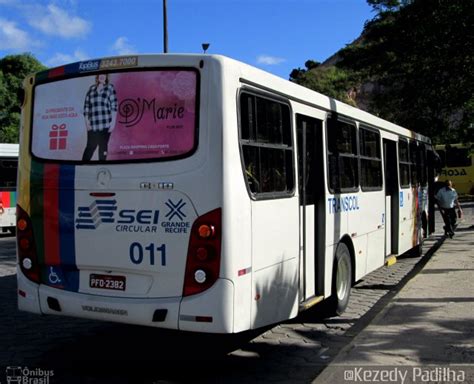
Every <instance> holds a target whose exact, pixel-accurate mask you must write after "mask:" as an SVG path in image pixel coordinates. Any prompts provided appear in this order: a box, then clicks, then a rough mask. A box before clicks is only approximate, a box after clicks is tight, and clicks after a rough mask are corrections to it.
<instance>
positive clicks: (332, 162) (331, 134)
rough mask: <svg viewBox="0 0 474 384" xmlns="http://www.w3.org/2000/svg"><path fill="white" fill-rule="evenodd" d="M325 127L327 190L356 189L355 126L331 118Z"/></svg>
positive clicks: (357, 174) (357, 173) (357, 184)
mask: <svg viewBox="0 0 474 384" xmlns="http://www.w3.org/2000/svg"><path fill="white" fill-rule="evenodd" d="M327 129H328V167H329V190H330V191H331V192H336V193H339V192H349V191H356V190H357V189H358V188H359V172H358V157H357V138H356V127H355V125H352V124H349V123H345V122H343V121H339V120H336V119H335V118H332V119H329V120H328V125H327Z"/></svg>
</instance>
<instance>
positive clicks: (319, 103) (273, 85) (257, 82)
mask: <svg viewBox="0 0 474 384" xmlns="http://www.w3.org/2000/svg"><path fill="white" fill-rule="evenodd" d="M201 60H202V61H203V62H206V61H218V62H221V63H222V65H225V66H227V67H233V68H235V72H234V73H238V74H240V80H241V82H242V83H243V84H247V85H250V86H256V87H259V88H261V89H263V90H265V89H266V90H268V91H270V92H273V93H277V94H278V93H279V94H280V95H281V96H284V97H286V98H289V99H290V100H294V101H297V102H301V103H303V104H308V105H310V106H312V107H315V108H319V109H322V110H325V111H327V112H328V113H337V114H338V115H340V116H346V117H350V118H351V119H354V120H356V121H358V122H361V123H365V124H368V125H372V126H374V127H377V128H380V129H384V130H387V131H390V132H394V133H397V134H399V135H402V136H405V137H408V138H412V139H416V140H420V141H423V142H426V143H431V140H430V139H429V138H428V137H426V136H423V135H421V134H418V133H416V132H414V131H412V130H410V129H407V128H404V127H401V126H399V125H397V124H394V123H391V122H389V121H387V120H384V119H382V118H379V117H377V116H375V115H372V114H370V113H369V112H366V111H363V110H361V109H358V108H356V107H353V106H351V105H348V104H345V103H343V102H341V101H338V100H336V99H333V98H330V97H328V96H325V95H323V94H321V93H318V92H316V91H313V90H311V89H309V88H306V87H303V86H301V85H298V84H296V83H293V82H291V81H289V80H287V79H284V78H282V77H279V76H276V75H273V74H271V73H269V72H266V71H264V70H262V69H259V68H256V67H253V66H251V65H248V64H245V63H243V62H240V61H237V60H235V59H232V58H229V57H226V56H222V55H208V54H184V53H182V54H168V53H167V54H145V55H130V56H116V57H105V58H101V59H91V60H86V61H81V62H76V63H71V64H67V65H64V66H61V67H56V68H51V69H48V70H45V71H41V72H38V73H36V76H35V78H36V82H38V81H50V80H53V79H54V78H61V77H64V76H66V77H67V76H75V75H84V74H85V73H90V74H93V73H94V72H100V71H113V70H117V69H119V70H122V69H133V68H143V67H156V66H176V65H178V66H180V65H183V66H185V65H188V64H191V63H199V62H200V61H201Z"/></svg>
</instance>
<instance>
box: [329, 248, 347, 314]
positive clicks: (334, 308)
mask: <svg viewBox="0 0 474 384" xmlns="http://www.w3.org/2000/svg"><path fill="white" fill-rule="evenodd" d="M351 286H352V264H351V253H350V252H349V248H347V245H346V244H344V243H339V244H338V246H337V248H336V257H335V258H334V267H333V277H332V295H331V297H330V298H329V303H328V304H329V308H328V309H329V313H330V314H332V315H342V314H343V313H344V311H345V310H346V307H347V305H348V304H349V296H350V294H351Z"/></svg>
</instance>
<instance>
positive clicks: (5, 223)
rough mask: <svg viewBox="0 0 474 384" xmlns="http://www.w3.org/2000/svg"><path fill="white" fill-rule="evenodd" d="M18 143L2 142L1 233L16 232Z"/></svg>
mask: <svg viewBox="0 0 474 384" xmlns="http://www.w3.org/2000/svg"><path fill="white" fill-rule="evenodd" d="M17 168H18V144H0V233H5V232H10V233H12V234H14V233H15V228H16V218H15V212H16V176H17Z"/></svg>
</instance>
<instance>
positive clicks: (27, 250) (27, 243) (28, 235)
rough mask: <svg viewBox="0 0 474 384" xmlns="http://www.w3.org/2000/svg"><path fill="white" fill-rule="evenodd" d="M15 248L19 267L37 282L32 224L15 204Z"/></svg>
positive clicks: (38, 280)
mask: <svg viewBox="0 0 474 384" xmlns="http://www.w3.org/2000/svg"><path fill="white" fill-rule="evenodd" d="M16 208H17V222H16V223H17V225H16V230H17V231H16V233H17V236H16V238H17V248H18V259H19V263H20V268H21V271H22V272H23V274H24V275H25V276H26V277H28V279H30V280H32V281H34V282H36V283H39V282H40V273H39V266H38V258H37V255H36V248H35V246H34V237H33V225H32V223H31V219H30V217H29V216H28V214H27V213H26V212H25V211H24V210H23V209H22V208H21V207H20V206H19V205H17V207H16Z"/></svg>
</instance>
